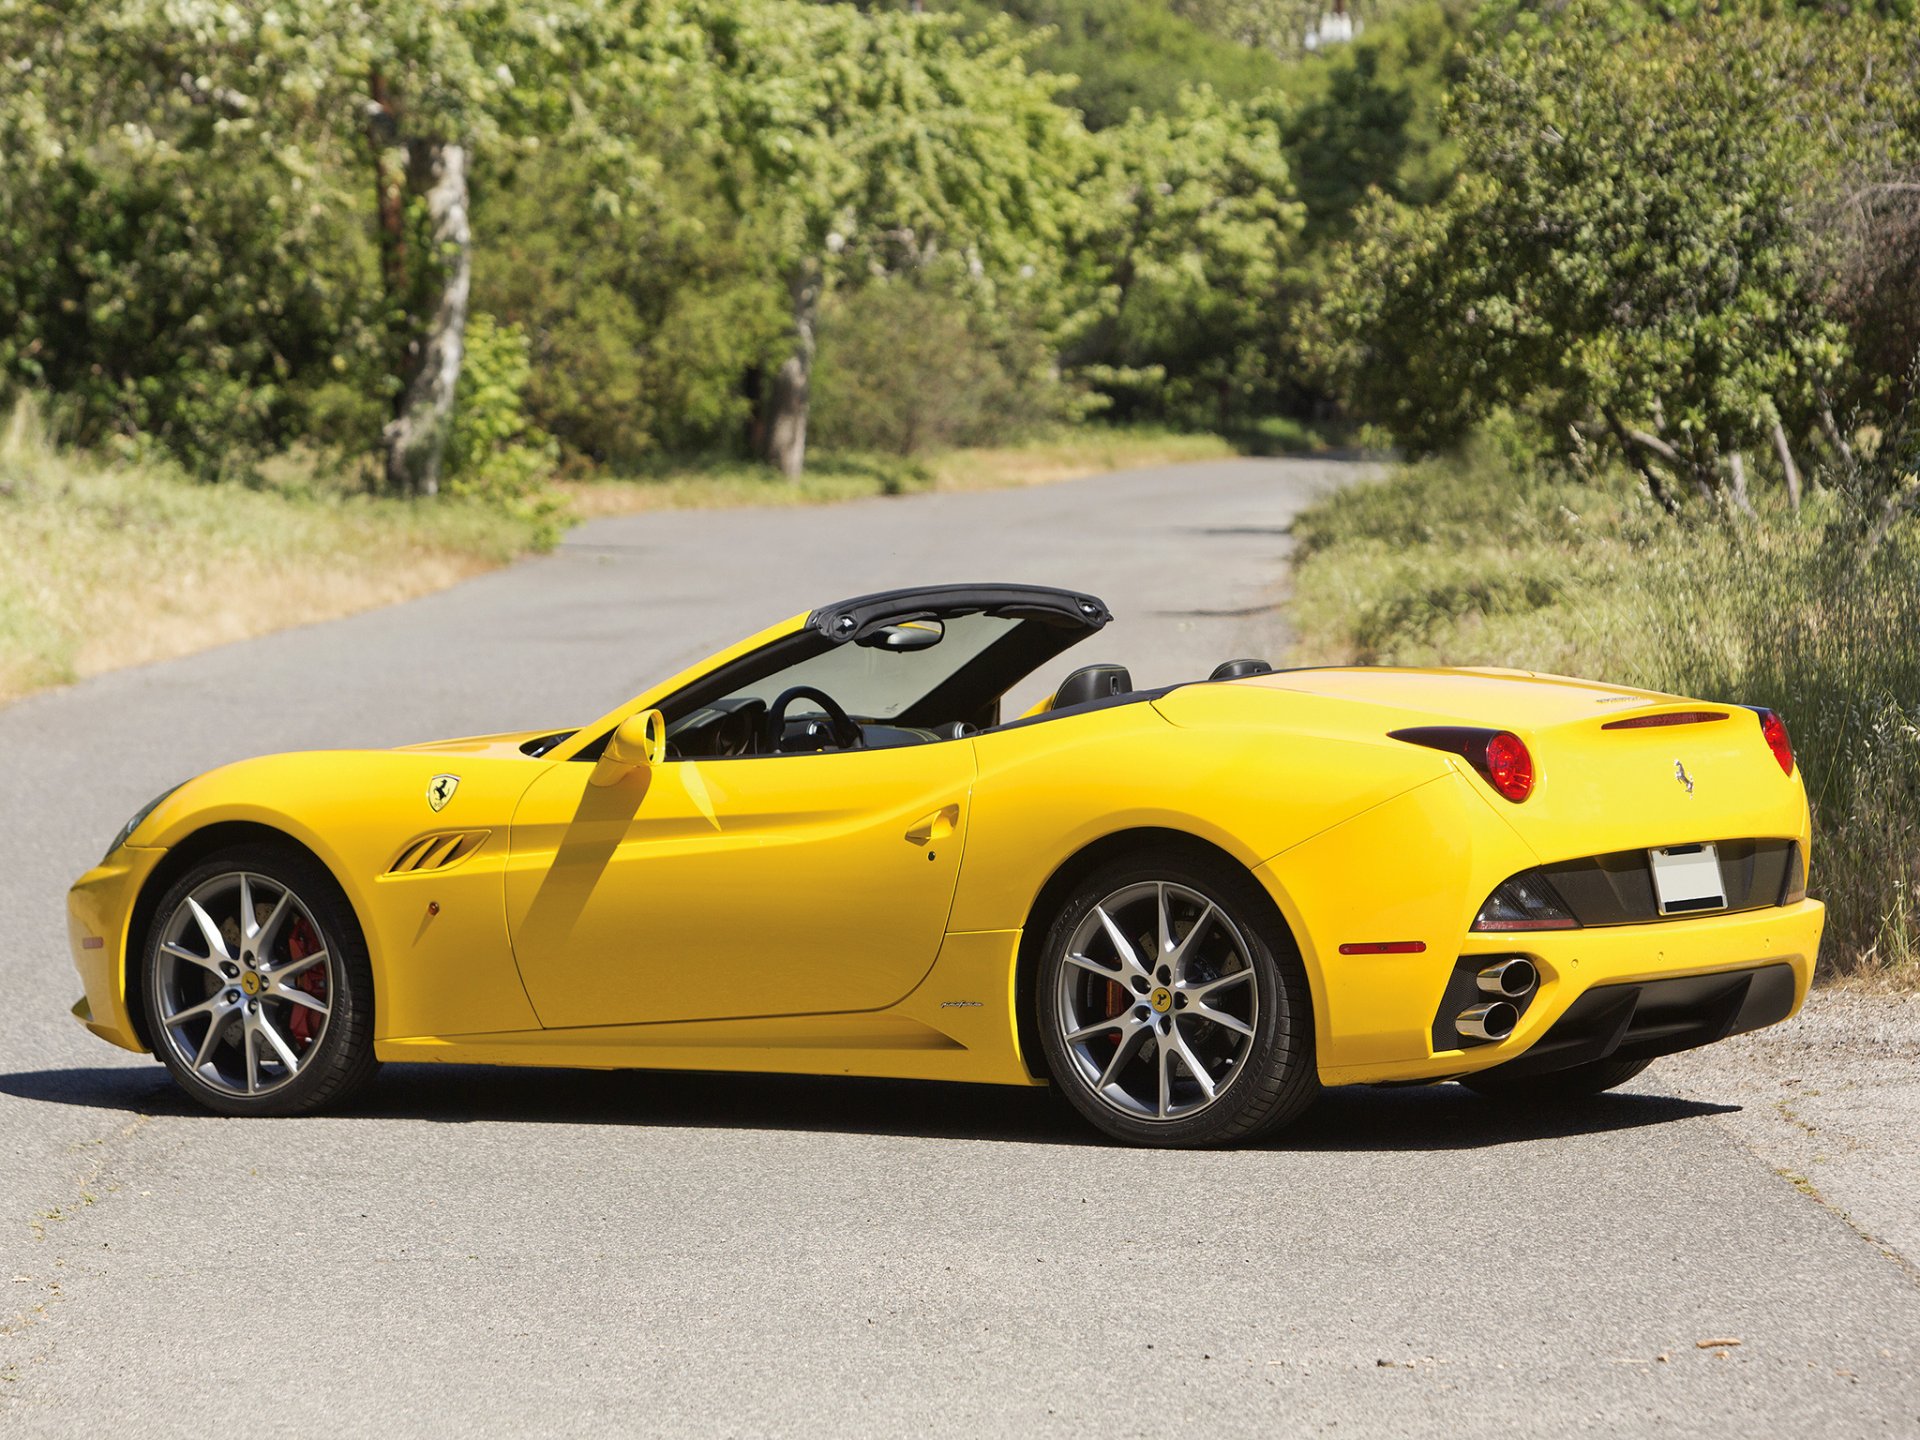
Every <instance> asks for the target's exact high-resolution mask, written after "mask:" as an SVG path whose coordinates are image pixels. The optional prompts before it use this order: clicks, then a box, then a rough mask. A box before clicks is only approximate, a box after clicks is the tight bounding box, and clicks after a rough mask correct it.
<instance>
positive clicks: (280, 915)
mask: <svg viewBox="0 0 1920 1440" xmlns="http://www.w3.org/2000/svg"><path fill="white" fill-rule="evenodd" d="M292 908H293V892H292V891H291V890H282V891H281V892H280V898H279V899H278V900H276V901H274V902H273V909H271V910H269V911H268V912H267V918H266V919H264V920H262V921H261V922H260V923H259V925H257V926H256V927H255V928H254V931H253V933H252V935H250V936H249V937H248V938H249V939H251V940H252V941H253V943H254V948H255V949H257V950H258V951H259V952H260V953H261V954H262V955H264V954H266V952H267V951H268V950H270V949H272V948H273V940H274V937H275V936H276V935H278V934H279V933H280V922H281V921H283V920H285V919H286V918H287V911H288V910H290V909H292ZM249 913H251V912H249Z"/></svg>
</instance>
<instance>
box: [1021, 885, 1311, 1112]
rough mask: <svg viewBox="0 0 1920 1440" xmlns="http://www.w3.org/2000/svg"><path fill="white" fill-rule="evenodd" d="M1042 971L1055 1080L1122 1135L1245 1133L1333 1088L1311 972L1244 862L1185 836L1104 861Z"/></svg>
mask: <svg viewBox="0 0 1920 1440" xmlns="http://www.w3.org/2000/svg"><path fill="white" fill-rule="evenodd" d="M1037 983H1038V986H1039V993H1038V995H1037V997H1036V998H1037V1001H1038V1003H1037V1005H1036V1011H1037V1013H1038V1018H1039V1021H1040V1033H1041V1043H1042V1046H1043V1048H1044V1050H1045V1052H1046V1057H1047V1066H1048V1070H1049V1071H1050V1073H1051V1074H1052V1076H1053V1079H1054V1082H1055V1083H1056V1084H1057V1085H1058V1086H1059V1087H1060V1089H1061V1090H1062V1091H1063V1092H1064V1093H1065V1095H1066V1097H1067V1099H1068V1100H1069V1101H1071V1102H1072V1104H1073V1106H1074V1108H1075V1109H1077V1110H1078V1111H1079V1112H1080V1113H1081V1114H1082V1115H1084V1116H1085V1117H1086V1118H1087V1119H1088V1120H1090V1121H1092V1122H1093V1123H1094V1124H1095V1125H1096V1126H1098V1127H1099V1128H1100V1129H1102V1130H1104V1131H1105V1132H1106V1133H1107V1134H1109V1135H1111V1136H1114V1137H1115V1138H1116V1139H1120V1140H1126V1141H1130V1142H1132V1143H1134V1144H1140V1145H1166V1146H1208V1145H1228V1144H1233V1143H1235V1142H1238V1141H1244V1140H1247V1139H1250V1138H1252V1137H1254V1136H1256V1135H1259V1134H1261V1133H1262V1132H1264V1131H1266V1130H1269V1129H1272V1128H1274V1127H1276V1126H1278V1125H1281V1124H1284V1123H1285V1122H1286V1121H1288V1120H1290V1119H1292V1118H1293V1117H1294V1116H1296V1115H1297V1114H1299V1113H1300V1111H1301V1110H1303V1109H1305V1108H1306V1106H1307V1105H1308V1104H1309V1103H1310V1102H1311V1101H1312V1099H1313V1097H1314V1095H1315V1094H1316V1093H1317V1091H1318V1079H1317V1076H1316V1074H1315V1071H1314V1059H1313V1008H1312V1002H1311V1001H1310V999H1309V998H1308V994H1307V985H1306V976H1305V973H1304V971H1303V970H1302V968H1301V966H1300V962H1299V959H1298V957H1297V956H1296V954H1295V953H1294V949H1293V945H1292V943H1291V939H1290V937H1288V936H1287V934H1286V931H1285V926H1284V924H1283V923H1282V922H1281V921H1280V920H1279V917H1278V916H1277V915H1276V914H1275V913H1274V911H1273V906H1272V903H1271V902H1270V901H1269V900H1268V899H1267V898H1266V896H1265V895H1264V894H1263V893H1262V892H1261V891H1260V889H1259V887H1258V886H1257V885H1255V883H1254V881H1253V879H1252V877H1250V876H1249V875H1247V874H1246V872H1245V871H1243V870H1239V869H1238V868H1237V867H1234V866H1230V865H1227V864H1224V863H1220V862H1215V861H1211V860H1209V859H1206V858H1204V857H1200V856H1192V855H1187V854H1184V853H1181V852H1179V851H1172V850H1170V851H1167V852H1165V853H1160V854H1153V855H1144V856H1140V857H1137V858H1134V859H1129V860H1126V861H1122V862H1119V863H1116V864H1112V865H1108V866H1105V867H1103V868H1102V869H1100V870H1099V871H1097V872H1096V873H1094V874H1093V875H1091V876H1089V877H1088V878H1087V880H1086V881H1085V882H1083V883H1082V884H1081V885H1080V886H1079V887H1078V888H1077V889H1076V890H1075V891H1074V892H1073V894H1072V896H1071V897H1069V899H1068V900H1067V902H1066V904H1065V905H1064V906H1063V907H1062V908H1061V910H1060V912H1059V914H1058V915H1057V917H1056V918H1055V919H1054V921H1053V924H1052V926H1051V927H1050V928H1049V930H1048V932H1047V935H1046V939H1045V942H1044V949H1043V951H1042V956H1041V961H1040V965H1039V970H1038V975H1037Z"/></svg>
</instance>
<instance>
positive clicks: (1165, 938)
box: [1154, 881, 1173, 960]
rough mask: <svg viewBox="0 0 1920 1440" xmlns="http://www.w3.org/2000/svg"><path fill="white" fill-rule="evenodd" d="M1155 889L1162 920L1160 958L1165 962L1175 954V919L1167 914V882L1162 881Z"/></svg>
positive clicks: (1157, 906) (1157, 907)
mask: <svg viewBox="0 0 1920 1440" xmlns="http://www.w3.org/2000/svg"><path fill="white" fill-rule="evenodd" d="M1154 889H1155V890H1156V891H1157V892H1158V894H1157V895H1156V897H1155V898H1156V899H1157V901H1158V904H1157V905H1156V906H1155V908H1156V909H1157V910H1158V912H1159V920H1160V958H1161V959H1162V960H1165V959H1167V958H1168V957H1170V956H1171V955H1172V954H1173V918H1172V917H1171V916H1170V915H1168V914H1167V886H1166V882H1165V881H1162V882H1161V883H1160V884H1158V885H1156V886H1155V887H1154Z"/></svg>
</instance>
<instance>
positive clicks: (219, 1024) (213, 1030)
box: [193, 1010, 233, 1071]
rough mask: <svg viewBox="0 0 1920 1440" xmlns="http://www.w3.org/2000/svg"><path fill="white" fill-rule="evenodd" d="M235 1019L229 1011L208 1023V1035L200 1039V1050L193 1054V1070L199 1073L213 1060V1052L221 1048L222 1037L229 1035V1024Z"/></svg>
mask: <svg viewBox="0 0 1920 1440" xmlns="http://www.w3.org/2000/svg"><path fill="white" fill-rule="evenodd" d="M232 1018H233V1012H232V1011H231V1010H228V1011H226V1012H224V1013H222V1014H219V1015H216V1016H214V1017H213V1019H211V1020H209V1021H208V1022H207V1033H206V1034H204V1035H202V1036H201V1037H200V1048H199V1049H197V1050H195V1051H194V1052H193V1068H194V1069H195V1070H196V1071H197V1070H199V1069H200V1067H201V1066H203V1065H205V1064H206V1063H207V1062H208V1061H209V1060H211V1059H212V1058H213V1052H214V1051H215V1050H217V1049H219V1048H220V1037H221V1036H222V1035H224V1034H226V1033H227V1022H228V1021H229V1020H231V1019H232Z"/></svg>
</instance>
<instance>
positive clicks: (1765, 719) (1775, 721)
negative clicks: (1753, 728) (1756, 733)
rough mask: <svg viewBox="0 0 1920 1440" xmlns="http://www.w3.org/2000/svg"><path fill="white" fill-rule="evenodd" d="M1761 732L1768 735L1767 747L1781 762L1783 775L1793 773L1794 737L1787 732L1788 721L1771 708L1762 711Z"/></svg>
mask: <svg viewBox="0 0 1920 1440" xmlns="http://www.w3.org/2000/svg"><path fill="white" fill-rule="evenodd" d="M1760 733H1761V734H1762V735H1764V736H1766V737H1767V748H1768V749H1769V750H1771V751H1773V758H1774V759H1776V760H1778V761H1779V762H1780V771H1781V773H1782V774H1783V775H1791V774H1793V737H1792V736H1791V735H1789V734H1787V722H1786V721H1784V720H1782V719H1781V718H1780V717H1779V716H1778V715H1776V714H1774V713H1773V711H1771V710H1762V711H1761V712H1760Z"/></svg>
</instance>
